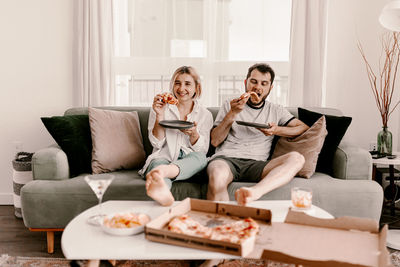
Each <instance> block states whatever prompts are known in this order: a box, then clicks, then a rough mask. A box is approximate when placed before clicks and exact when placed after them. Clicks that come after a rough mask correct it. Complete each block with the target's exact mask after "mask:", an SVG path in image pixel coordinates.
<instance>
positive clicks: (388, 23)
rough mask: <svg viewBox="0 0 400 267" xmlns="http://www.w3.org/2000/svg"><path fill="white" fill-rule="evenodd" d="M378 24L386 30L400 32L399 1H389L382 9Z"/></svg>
mask: <svg viewBox="0 0 400 267" xmlns="http://www.w3.org/2000/svg"><path fill="white" fill-rule="evenodd" d="M379 22H380V23H381V24H382V26H383V27H385V28H386V29H389V30H391V31H395V32H398V31H400V1H391V2H389V3H387V4H386V5H385V6H384V7H383V9H382V12H381V15H380V16H379Z"/></svg>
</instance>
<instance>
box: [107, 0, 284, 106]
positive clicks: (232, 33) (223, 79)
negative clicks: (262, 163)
mask: <svg viewBox="0 0 400 267" xmlns="http://www.w3.org/2000/svg"><path fill="white" fill-rule="evenodd" d="M114 17H115V56H116V57H115V59H114V65H115V70H116V79H115V80H116V85H117V96H116V99H117V103H116V104H117V105H145V106H148V105H151V103H152V100H153V96H154V94H155V93H158V92H162V91H167V90H169V88H168V86H169V79H170V75H171V74H172V72H173V71H174V70H175V69H176V68H177V67H179V66H182V65H191V66H194V67H195V68H196V69H197V70H198V71H199V73H200V75H201V78H202V84H203V88H204V93H203V96H202V99H201V101H202V102H203V104H204V105H206V106H220V105H221V104H222V102H223V101H224V100H225V99H229V98H232V97H235V96H239V95H240V94H241V93H243V92H244V83H243V80H244V78H245V75H246V73H247V69H248V67H249V66H250V65H252V64H254V63H255V62H260V61H265V62H268V63H269V64H270V65H271V66H272V68H273V69H274V70H275V72H276V80H275V82H274V84H275V87H274V90H272V92H271V95H270V96H269V100H270V101H273V102H276V103H280V104H282V105H287V90H288V86H287V78H288V77H287V75H288V69H289V67H288V64H289V42H290V18H291V0H247V1H242V0H169V1H164V0H116V1H115V16H114Z"/></svg>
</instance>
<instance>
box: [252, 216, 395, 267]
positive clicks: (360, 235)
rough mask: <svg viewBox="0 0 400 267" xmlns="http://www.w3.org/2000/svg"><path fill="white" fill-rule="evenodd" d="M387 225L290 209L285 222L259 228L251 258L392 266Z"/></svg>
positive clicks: (346, 266)
mask: <svg viewBox="0 0 400 267" xmlns="http://www.w3.org/2000/svg"><path fill="white" fill-rule="evenodd" d="M387 229H388V227H387V225H385V226H384V227H383V228H382V229H381V230H379V225H378V223H377V222H376V221H375V220H371V219H365V218H356V217H340V218H336V219H320V218H315V217H312V216H309V215H307V214H305V213H303V212H296V211H293V210H289V212H288V214H287V216H286V219H285V222H281V223H279V222H276V223H275V222H272V223H271V224H270V225H269V226H267V227H263V228H261V227H260V232H259V235H258V237H257V241H256V246H255V249H254V250H253V251H252V253H250V254H249V255H248V257H250V258H257V259H259V258H261V259H269V260H273V261H279V262H285V263H291V264H296V265H303V266H328V267H330V266H340V267H350V266H352V267H355V266H357V267H365V266H379V267H383V266H393V265H391V261H390V259H389V253H388V250H387V249H386V234H387Z"/></svg>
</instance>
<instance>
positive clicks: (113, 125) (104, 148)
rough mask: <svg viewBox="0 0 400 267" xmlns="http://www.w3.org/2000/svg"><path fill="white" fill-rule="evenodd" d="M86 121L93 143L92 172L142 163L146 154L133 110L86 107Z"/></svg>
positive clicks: (137, 120) (130, 166)
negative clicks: (87, 121) (87, 109)
mask: <svg viewBox="0 0 400 267" xmlns="http://www.w3.org/2000/svg"><path fill="white" fill-rule="evenodd" d="M89 124H90V131H91V135H92V143H93V150H92V171H93V173H95V174H97V173H103V172H111V171H114V170H118V169H132V168H139V167H141V166H142V165H143V163H144V161H145V158H146V154H145V152H144V147H143V141H142V133H141V131H140V124H139V116H138V114H137V112H136V111H133V112H122V111H114V110H102V109H96V108H89Z"/></svg>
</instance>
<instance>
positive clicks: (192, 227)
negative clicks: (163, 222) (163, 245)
mask: <svg viewBox="0 0 400 267" xmlns="http://www.w3.org/2000/svg"><path fill="white" fill-rule="evenodd" d="M168 230H170V231H172V232H174V233H179V234H186V235H191V236H197V237H202V238H209V239H212V240H219V241H226V242H231V243H235V244H241V243H242V242H243V241H245V240H247V239H248V238H251V237H254V236H256V235H257V233H258V230H259V226H258V224H257V222H256V221H254V220H253V219H252V218H246V219H240V220H237V221H235V222H232V223H228V224H222V225H218V226H215V227H207V226H204V225H202V224H201V223H199V222H198V221H196V220H194V219H193V218H191V217H190V216H189V215H187V214H184V215H180V216H177V217H175V218H173V219H172V220H171V221H170V222H169V224H168Z"/></svg>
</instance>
